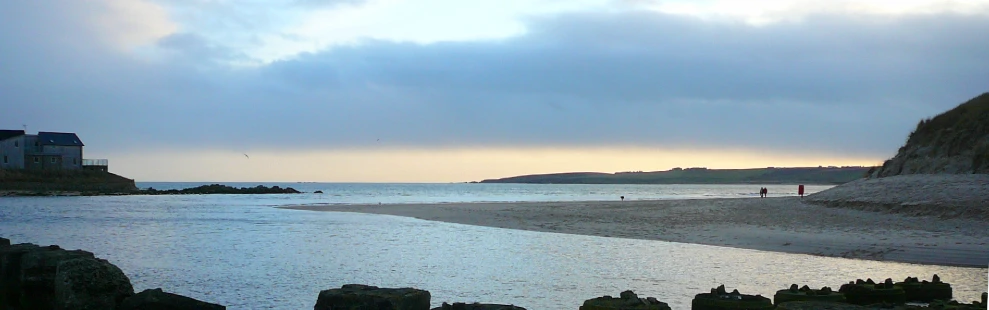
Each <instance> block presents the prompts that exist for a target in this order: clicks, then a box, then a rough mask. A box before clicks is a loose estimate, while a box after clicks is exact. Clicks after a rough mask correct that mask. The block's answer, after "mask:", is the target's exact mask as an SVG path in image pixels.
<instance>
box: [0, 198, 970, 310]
mask: <svg viewBox="0 0 989 310" xmlns="http://www.w3.org/2000/svg"><path fill="white" fill-rule="evenodd" d="M198 184H202V183H196V184H189V183H140V184H139V186H141V187H148V186H153V187H155V188H158V189H166V188H175V187H178V188H184V187H189V186H194V185H198ZM231 185H235V186H255V185H258V183H233V184H231ZM265 185H279V186H283V187H285V186H291V187H295V188H297V189H300V190H304V191H307V192H312V191H315V190H322V191H323V192H324V194H303V195H255V196H250V195H187V196H107V197H17V198H0V236H4V237H7V238H10V239H12V241H13V242H15V243H16V242H32V243H38V244H59V245H61V246H63V247H65V248H69V249H76V248H80V249H85V250H88V251H92V252H94V253H96V255H97V256H99V257H102V258H106V259H108V260H110V261H111V262H113V263H114V264H116V265H117V266H120V267H121V269H123V270H124V272H125V273H126V274H127V275H128V276H129V277H130V278H131V280H132V282H133V283H134V285H135V289H137V290H143V289H148V288H156V287H161V288H164V289H165V290H166V291H171V292H175V293H179V294H184V295H188V296H191V297H194V298H197V299H201V300H205V301H210V302H216V303H220V304H224V305H227V306H228V308H229V309H312V306H313V305H314V304H315V302H316V297H317V294H318V293H319V291H320V290H324V289H328V288H336V287H339V286H340V285H343V284H347V283H363V284H371V285H378V286H385V287H405V286H411V287H417V288H421V289H426V290H429V291H430V292H431V294H432V296H433V298H432V300H433V304H434V306H436V305H439V303H441V302H444V301H448V302H452V301H466V302H473V301H479V302H496V303H512V304H516V305H520V306H523V307H526V308H528V309H532V310H539V309H570V310H573V309H576V308H577V307H578V306H579V305H580V304H581V303H582V302H583V300H585V299H589V298H593V297H598V296H602V295H612V296H617V295H618V293H619V292H621V291H623V290H627V289H631V290H634V291H635V292H636V293H638V294H639V295H640V296H655V297H657V298H659V299H660V300H663V301H665V302H668V303H670V305H671V307H673V309H676V310H686V309H689V308H690V300H691V298H692V297H693V295H695V294H697V293H701V292H706V291H708V290H709V289H710V288H712V287H715V286H717V285H719V284H725V285H726V286H727V287H728V288H729V289H734V288H737V289H739V290H740V291H741V292H743V293H758V294H763V295H768V296H771V295H772V294H773V292H775V291H776V290H777V289H783V288H785V287H787V286H789V285H790V284H792V283H798V284H801V285H803V284H808V285H810V286H812V287H820V286H824V285H828V286H832V287H833V288H837V286H839V285H840V284H841V283H844V282H847V281H850V280H854V279H856V278H865V277H871V278H873V279H885V278H887V277H892V278H894V279H897V280H899V279H902V278H904V277H907V276H920V277H924V278H929V277H930V276H931V275H933V274H938V275H940V276H941V278H942V279H944V280H945V281H948V282H950V283H952V284H953V286H954V289H955V297H956V298H957V299H959V300H963V301H972V300H977V299H978V298H979V294H981V292H983V291H985V290H986V287H987V269H986V268H958V267H943V266H924V265H912V264H901V263H886V262H874V261H862V260H849V259H840V258H825V257H815V256H809V255H797V254H783V253H773V252H761V251H753V250H743V249H733V248H723V247H714V246H703V245H693V244H682V243H670V242H660V241H647V240H628V239H617V238H606V237H594V236H578V235H566V234H555V233H540V232H530V231H516V230H507V229H499V228H488V227H476V226H467V225H459V224H449V223H441V222H430V221H423V220H417V219H411V218H403V217H394V216H383V215H367V214H354V213H338V212H310V211H297V210H283V209H276V208H273V207H272V206H278V205H286V204H309V203H378V202H381V203H414V202H465V201H573V200H606V199H607V200H614V199H617V197H618V196H621V195H624V196H626V197H627V198H630V199H671V198H714V197H749V196H754V195H756V190H757V189H758V188H759V186H758V185H757V186H740V185H720V186H719V185H653V186H647V185H643V186H629V185H513V184H319V183H301V184H300V183H283V184H277V183H276V184H272V183H265ZM769 188H770V194H778V195H792V194H793V193H794V192H795V191H796V186H769ZM824 188H826V187H810V188H809V189H810V190H811V192H813V191H817V190H822V189H824Z"/></svg>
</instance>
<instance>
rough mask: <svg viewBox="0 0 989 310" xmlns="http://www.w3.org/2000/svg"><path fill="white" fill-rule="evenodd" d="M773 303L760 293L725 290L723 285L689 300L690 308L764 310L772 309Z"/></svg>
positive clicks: (696, 309)
mask: <svg viewBox="0 0 989 310" xmlns="http://www.w3.org/2000/svg"><path fill="white" fill-rule="evenodd" d="M773 308H774V306H773V303H772V301H770V300H769V298H766V297H762V295H744V294H741V293H739V292H738V290H733V291H732V292H731V293H728V292H726V290H725V286H724V285H721V286H718V288H713V289H711V292H710V293H701V294H697V296H694V300H693V301H691V302H690V309H692V310H724V309H734V310H764V309H773Z"/></svg>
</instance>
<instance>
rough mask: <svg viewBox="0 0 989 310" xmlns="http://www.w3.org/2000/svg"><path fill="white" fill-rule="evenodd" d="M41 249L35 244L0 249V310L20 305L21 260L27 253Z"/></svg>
mask: <svg viewBox="0 0 989 310" xmlns="http://www.w3.org/2000/svg"><path fill="white" fill-rule="evenodd" d="M39 248H40V247H39V246H37V245H33V244H15V245H11V246H5V247H2V248H0V309H6V308H13V307H17V306H19V305H20V299H21V258H22V257H24V254H27V252H30V251H34V250H37V249H39Z"/></svg>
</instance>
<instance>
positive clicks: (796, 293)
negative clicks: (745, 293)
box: [773, 284, 845, 305]
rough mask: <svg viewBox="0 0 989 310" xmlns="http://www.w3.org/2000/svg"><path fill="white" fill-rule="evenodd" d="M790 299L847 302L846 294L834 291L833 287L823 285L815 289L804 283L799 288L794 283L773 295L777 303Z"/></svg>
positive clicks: (774, 301) (774, 302)
mask: <svg viewBox="0 0 989 310" xmlns="http://www.w3.org/2000/svg"><path fill="white" fill-rule="evenodd" d="M788 301H829V302H845V295H844V294H842V293H839V292H835V291H832V290H831V288H830V287H827V286H825V287H822V288H821V289H819V290H815V289H811V288H810V287H808V286H806V285H804V286H803V287H801V288H799V289H798V288H797V285H796V284H794V285H791V286H790V288H789V289H785V290H779V291H776V295H773V304H775V305H779V304H781V303H784V302H788Z"/></svg>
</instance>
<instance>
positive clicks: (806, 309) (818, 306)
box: [776, 301, 868, 310]
mask: <svg viewBox="0 0 989 310" xmlns="http://www.w3.org/2000/svg"><path fill="white" fill-rule="evenodd" d="M866 309H868V308H866V307H863V306H858V305H853V304H847V303H843V302H828V301H788V302H784V303H781V304H779V305H778V306H776V310H866Z"/></svg>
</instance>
